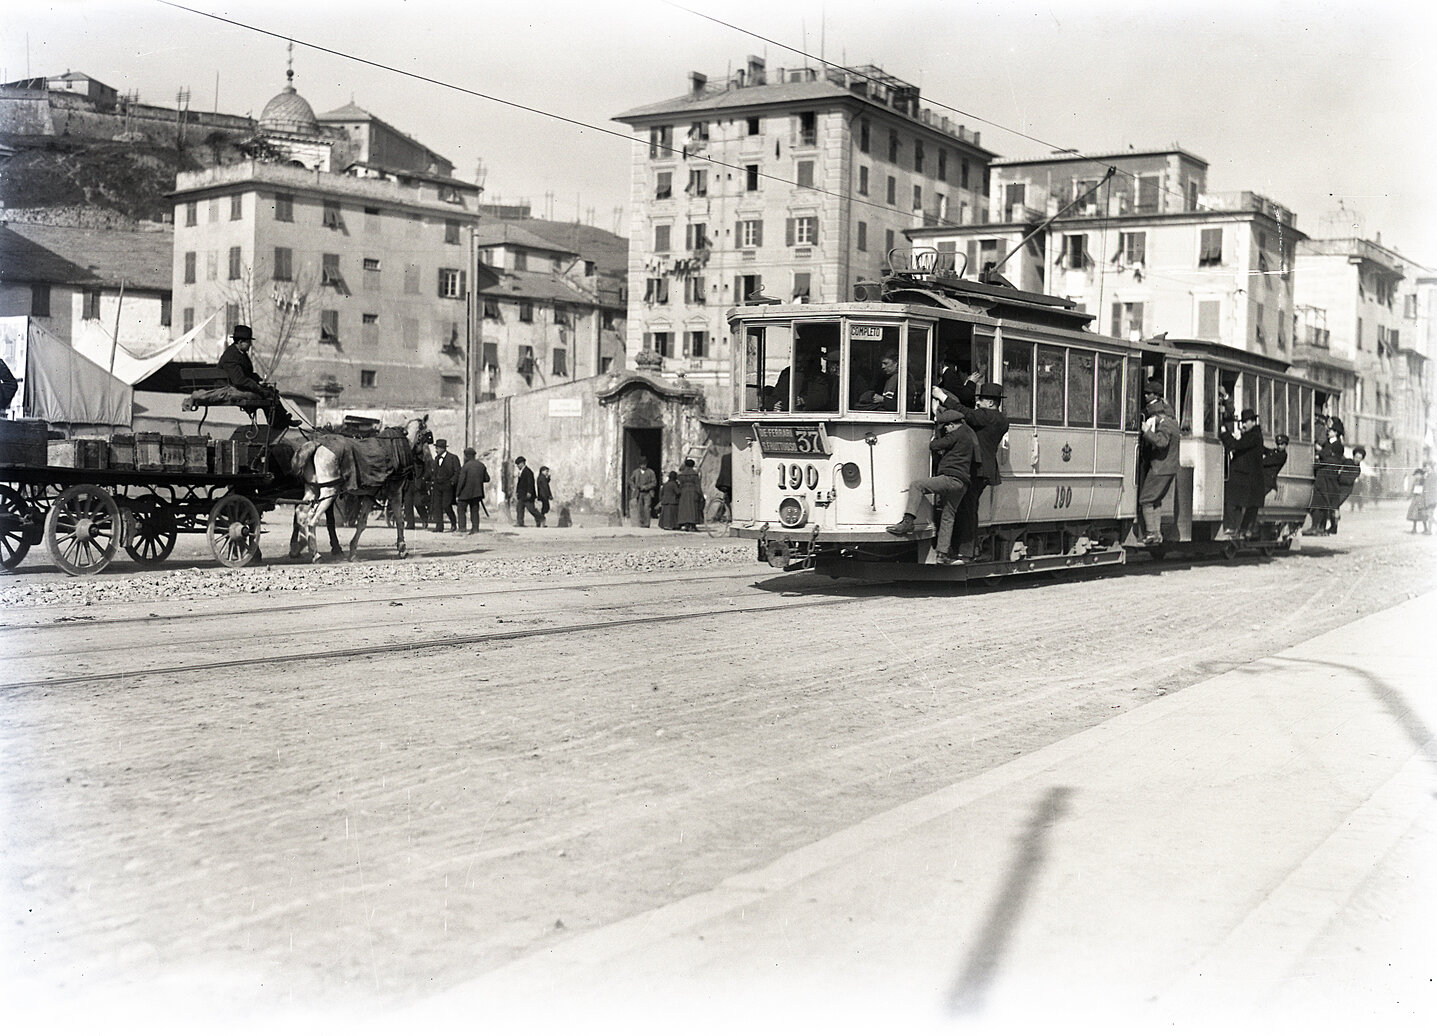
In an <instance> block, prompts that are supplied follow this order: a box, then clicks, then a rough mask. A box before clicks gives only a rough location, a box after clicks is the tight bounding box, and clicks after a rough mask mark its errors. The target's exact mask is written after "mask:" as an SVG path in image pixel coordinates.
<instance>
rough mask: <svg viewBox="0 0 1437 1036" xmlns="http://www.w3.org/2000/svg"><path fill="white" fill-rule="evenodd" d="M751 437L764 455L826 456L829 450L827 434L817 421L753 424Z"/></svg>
mask: <svg viewBox="0 0 1437 1036" xmlns="http://www.w3.org/2000/svg"><path fill="white" fill-rule="evenodd" d="M753 437H754V438H755V439H757V440H758V444H759V446H760V447H761V448H762V449H763V454H764V456H765V457H815V456H817V457H827V456H828V455H829V452H830V451H829V448H828V434H827V433H826V432H825V431H824V430H823V425H822V424H819V423H817V422H815V423H813V424H758V425H754V426H753Z"/></svg>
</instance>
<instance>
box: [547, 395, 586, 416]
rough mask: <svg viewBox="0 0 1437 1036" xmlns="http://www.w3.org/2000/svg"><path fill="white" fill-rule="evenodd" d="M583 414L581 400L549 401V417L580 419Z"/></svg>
mask: <svg viewBox="0 0 1437 1036" xmlns="http://www.w3.org/2000/svg"><path fill="white" fill-rule="evenodd" d="M583 414H584V401H583V400H582V399H551V400H549V416H550V417H582V416H583Z"/></svg>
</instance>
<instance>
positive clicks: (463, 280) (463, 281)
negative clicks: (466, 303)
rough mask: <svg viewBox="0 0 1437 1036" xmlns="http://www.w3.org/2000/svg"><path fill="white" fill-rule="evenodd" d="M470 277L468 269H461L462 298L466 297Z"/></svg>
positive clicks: (460, 286)
mask: <svg viewBox="0 0 1437 1036" xmlns="http://www.w3.org/2000/svg"><path fill="white" fill-rule="evenodd" d="M468 278H469V271H467V270H460V271H459V297H460V298H461V299H462V298H463V297H464V295H465V292H466V289H467V287H468Z"/></svg>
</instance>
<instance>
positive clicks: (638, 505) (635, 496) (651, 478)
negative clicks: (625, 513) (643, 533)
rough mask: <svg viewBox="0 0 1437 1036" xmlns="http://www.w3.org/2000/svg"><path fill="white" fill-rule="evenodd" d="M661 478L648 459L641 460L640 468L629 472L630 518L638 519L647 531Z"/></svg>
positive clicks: (641, 458) (642, 458)
mask: <svg viewBox="0 0 1437 1036" xmlns="http://www.w3.org/2000/svg"><path fill="white" fill-rule="evenodd" d="M658 484H659V476H657V475H655V474H654V469H653V468H651V467H649V460H648V458H647V457H640V458H639V466H638V467H637V468H635V469H634V470H633V471H631V472H629V517H630V518H637V519H638V520H639V525H640V526H642V527H643V528H645V529H647V528H648V527H649V519H650V518H651V517H652V515H651V513H650V512H651V511H652V510H653V506H654V490H655V489H656V488H657V487H658Z"/></svg>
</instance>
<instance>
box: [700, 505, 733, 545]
mask: <svg viewBox="0 0 1437 1036" xmlns="http://www.w3.org/2000/svg"><path fill="white" fill-rule="evenodd" d="M732 521H733V512H732V511H730V510H729V504H728V500H727V498H725V497H723V496H716V497H714V498H713V499H712V500H710V501H709V504H708V507H707V508H706V509H705V515H704V531H705V532H707V533H708V534H709V535H710V536H727V535H728V527H729V523H730V522H732Z"/></svg>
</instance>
